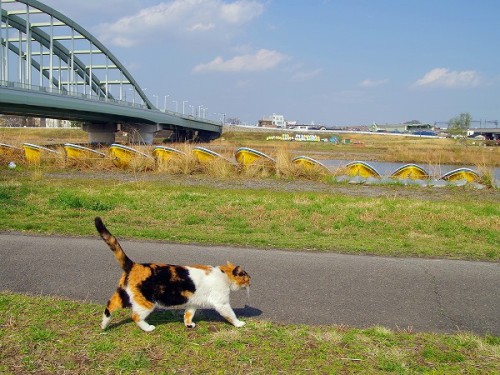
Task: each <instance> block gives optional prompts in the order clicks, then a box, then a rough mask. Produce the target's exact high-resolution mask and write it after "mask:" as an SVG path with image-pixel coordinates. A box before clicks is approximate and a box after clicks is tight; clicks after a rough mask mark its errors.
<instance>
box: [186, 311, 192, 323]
mask: <svg viewBox="0 0 500 375" xmlns="http://www.w3.org/2000/svg"><path fill="white" fill-rule="evenodd" d="M192 322H193V314H191V313H190V312H189V311H186V312H185V313H184V323H186V324H191V323H192Z"/></svg>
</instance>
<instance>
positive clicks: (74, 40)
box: [0, 0, 154, 109]
mask: <svg viewBox="0 0 500 375" xmlns="http://www.w3.org/2000/svg"><path fill="white" fill-rule="evenodd" d="M0 11H1V21H2V22H1V28H0V62H1V64H0V65H1V66H0V81H2V82H9V83H10V84H12V83H15V84H16V85H19V86H21V87H24V88H32V87H34V86H37V87H38V88H39V89H41V90H46V91H48V92H59V93H61V94H67V95H75V96H80V95H81V96H86V97H90V98H92V97H93V98H95V99H101V100H103V99H104V100H116V101H124V102H129V103H132V104H133V105H135V104H137V105H141V106H145V107H147V108H149V109H152V108H154V106H153V104H152V103H151V101H150V100H149V99H148V98H147V96H146V95H145V93H144V92H143V90H142V89H141V88H140V86H139V85H138V84H137V82H136V81H135V80H134V78H133V77H132V75H131V74H130V73H129V72H128V70H127V69H126V68H125V66H123V64H121V63H120V61H119V60H118V59H117V58H116V57H115V56H114V55H113V54H112V53H111V52H110V51H109V50H108V49H107V48H106V47H105V46H104V45H103V44H102V43H101V42H100V41H99V40H98V39H97V38H95V37H94V36H93V35H92V34H90V33H89V32H88V31H87V30H85V29H84V28H83V27H81V26H80V25H78V24H77V23H76V22H74V21H73V20H71V19H69V18H68V17H66V16H64V15H63V14H61V13H60V12H58V11H56V10H55V9H53V8H51V7H48V6H46V5H45V4H42V3H41V2H39V1H36V0H0Z"/></svg>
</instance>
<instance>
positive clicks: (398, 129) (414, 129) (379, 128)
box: [369, 122, 436, 133]
mask: <svg viewBox="0 0 500 375" xmlns="http://www.w3.org/2000/svg"><path fill="white" fill-rule="evenodd" d="M369 129H370V131H371V132H379V133H380V132H383V133H420V132H434V131H435V130H436V127H435V126H434V125H431V124H420V123H404V124H384V125H381V124H377V123H375V122H374V123H373V124H372V125H371V126H370V128H369Z"/></svg>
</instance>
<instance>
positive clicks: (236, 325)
mask: <svg viewBox="0 0 500 375" xmlns="http://www.w3.org/2000/svg"><path fill="white" fill-rule="evenodd" d="M245 324H246V323H245V322H242V321H241V320H237V321H236V322H234V323H233V325H234V326H235V327H238V328H240V327H243V326H244V325H245Z"/></svg>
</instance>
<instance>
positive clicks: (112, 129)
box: [82, 123, 118, 145]
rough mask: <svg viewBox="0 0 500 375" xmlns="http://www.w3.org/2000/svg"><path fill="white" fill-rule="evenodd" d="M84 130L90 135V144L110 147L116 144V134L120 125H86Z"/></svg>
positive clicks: (83, 127)
mask: <svg viewBox="0 0 500 375" xmlns="http://www.w3.org/2000/svg"><path fill="white" fill-rule="evenodd" d="M82 129H83V130H84V131H86V132H87V133H89V143H90V144H102V145H110V144H112V143H115V133H116V131H117V130H118V125H117V124H93V123H85V124H83V126H82Z"/></svg>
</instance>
